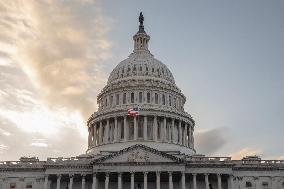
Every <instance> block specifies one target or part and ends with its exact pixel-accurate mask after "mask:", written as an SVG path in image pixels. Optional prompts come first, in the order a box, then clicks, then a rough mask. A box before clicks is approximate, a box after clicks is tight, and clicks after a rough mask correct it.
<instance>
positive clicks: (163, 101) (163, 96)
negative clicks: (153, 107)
mask: <svg viewBox="0 0 284 189" xmlns="http://www.w3.org/2000/svg"><path fill="white" fill-rule="evenodd" d="M162 103H163V105H166V96H165V94H163V95H162Z"/></svg>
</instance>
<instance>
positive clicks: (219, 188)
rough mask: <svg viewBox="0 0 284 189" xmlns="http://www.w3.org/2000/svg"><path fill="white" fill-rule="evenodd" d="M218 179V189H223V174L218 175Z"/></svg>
mask: <svg viewBox="0 0 284 189" xmlns="http://www.w3.org/2000/svg"><path fill="white" fill-rule="evenodd" d="M217 179H218V189H222V179H221V174H217Z"/></svg>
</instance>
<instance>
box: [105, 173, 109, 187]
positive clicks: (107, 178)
mask: <svg viewBox="0 0 284 189" xmlns="http://www.w3.org/2000/svg"><path fill="white" fill-rule="evenodd" d="M108 185H109V173H106V178H105V189H108Z"/></svg>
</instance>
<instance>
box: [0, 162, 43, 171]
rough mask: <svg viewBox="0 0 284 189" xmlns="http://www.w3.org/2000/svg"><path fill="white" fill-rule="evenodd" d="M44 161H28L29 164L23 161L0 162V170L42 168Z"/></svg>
mask: <svg viewBox="0 0 284 189" xmlns="http://www.w3.org/2000/svg"><path fill="white" fill-rule="evenodd" d="M45 163H46V161H33V162H32V161H30V162H25V161H1V162H0V169H1V168H9V167H11V168H12V167H15V168H25V167H30V168H36V167H38V168H40V167H42V166H43V165H44V164H45Z"/></svg>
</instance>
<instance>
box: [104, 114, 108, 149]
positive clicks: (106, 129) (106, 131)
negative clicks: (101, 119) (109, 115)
mask: <svg viewBox="0 0 284 189" xmlns="http://www.w3.org/2000/svg"><path fill="white" fill-rule="evenodd" d="M108 142H109V119H107V123H106V128H105V141H104V143H105V144H106V143H108Z"/></svg>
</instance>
